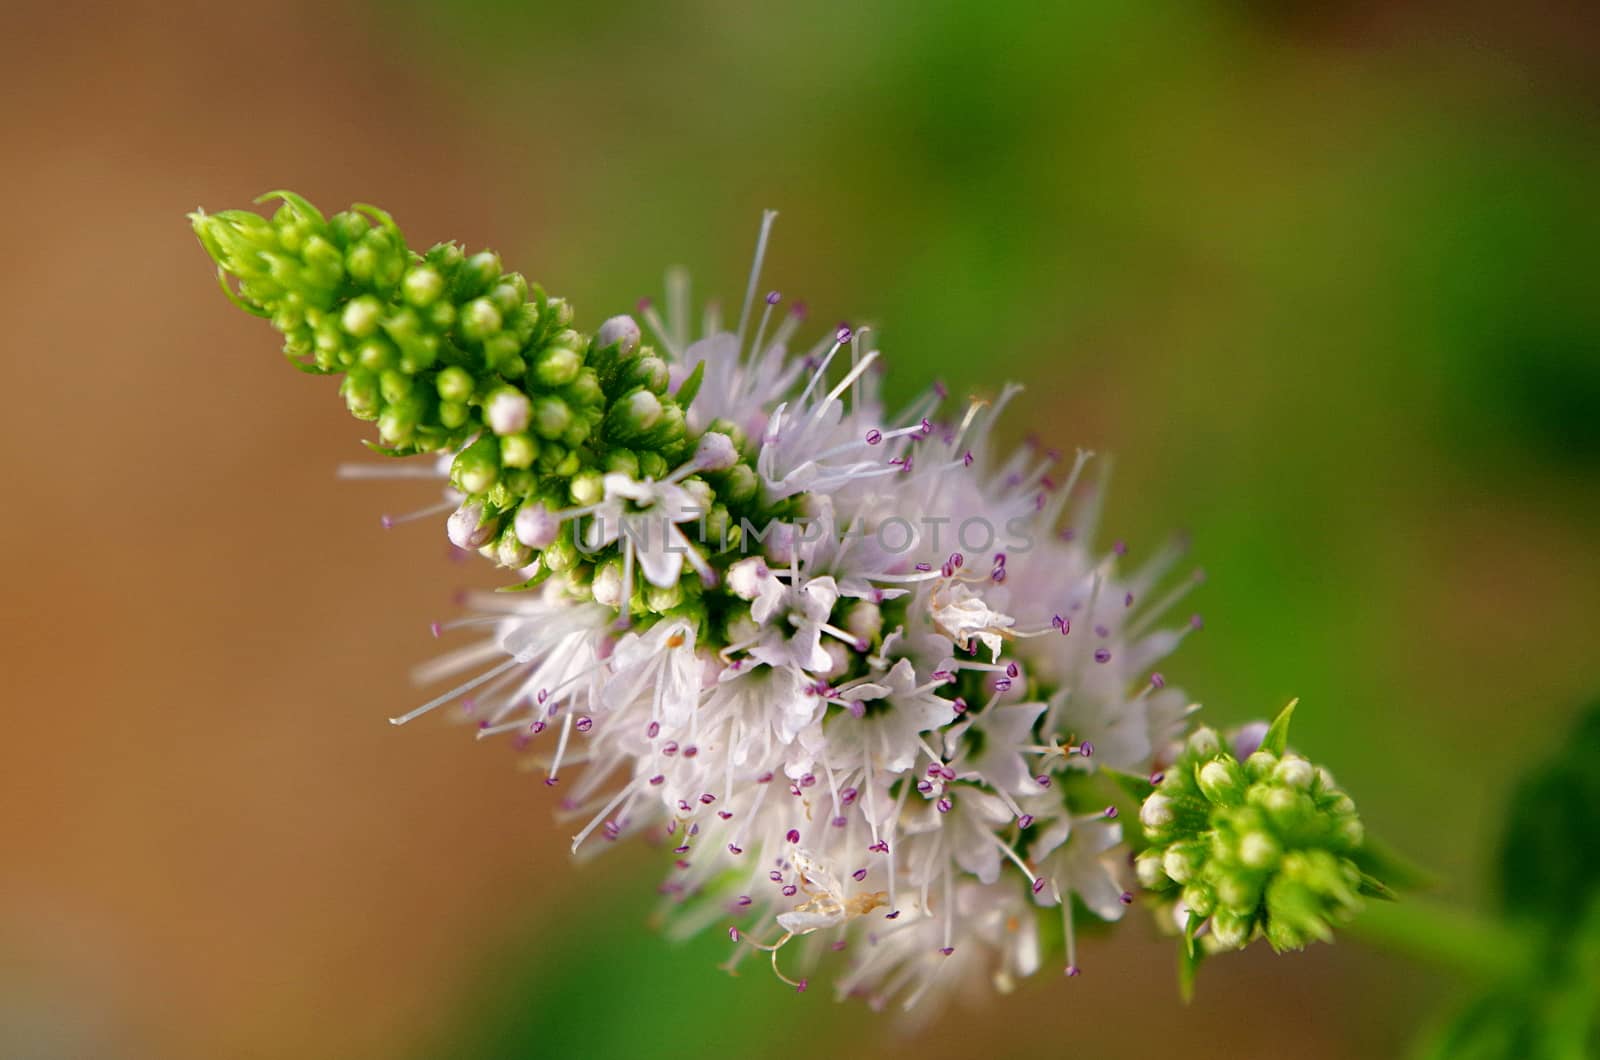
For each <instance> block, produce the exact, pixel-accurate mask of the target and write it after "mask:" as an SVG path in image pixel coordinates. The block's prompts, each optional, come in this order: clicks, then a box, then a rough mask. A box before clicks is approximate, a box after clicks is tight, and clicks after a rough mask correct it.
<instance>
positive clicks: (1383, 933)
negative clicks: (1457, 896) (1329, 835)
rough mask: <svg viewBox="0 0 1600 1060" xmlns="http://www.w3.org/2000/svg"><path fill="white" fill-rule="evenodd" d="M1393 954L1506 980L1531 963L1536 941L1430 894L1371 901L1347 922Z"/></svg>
mask: <svg viewBox="0 0 1600 1060" xmlns="http://www.w3.org/2000/svg"><path fill="white" fill-rule="evenodd" d="M1348 930H1349V932H1350V933H1351V934H1352V935H1355V936H1358V937H1360V938H1362V939H1364V940H1365V941H1366V942H1368V943H1370V944H1372V945H1374V946H1376V947H1378V948H1380V949H1384V950H1388V951H1389V952H1391V953H1399V954H1403V955H1405V956H1407V957H1412V958H1415V959H1417V960H1419V961H1424V962H1426V963H1429V964H1432V965H1435V966H1436V967H1440V968H1445V969H1449V970H1451V971H1454V972H1457V973H1459V974H1461V975H1463V976H1467V977H1470V978H1473V979H1478V980H1491V979H1503V978H1506V977H1508V976H1513V975H1516V974H1518V973H1520V972H1522V971H1524V970H1527V969H1528V968H1530V967H1531V965H1532V961H1533V945H1532V940H1530V939H1528V938H1527V937H1526V936H1524V935H1523V934H1522V933H1520V932H1518V931H1516V930H1514V929H1513V928H1511V927H1509V926H1508V925H1506V924H1504V923H1502V922H1500V921H1498V920H1495V919H1493V918H1490V917H1486V916H1484V915H1482V914H1481V913H1477V912H1474V911H1472V910H1468V909H1463V908H1461V907H1459V906H1451V905H1446V904H1444V903H1442V902H1436V901H1430V900H1427V899H1416V898H1407V899H1405V900H1403V901H1399V902H1370V903H1368V905H1367V908H1366V909H1365V910H1364V911H1363V912H1362V914H1361V915H1360V916H1358V917H1356V918H1355V920H1354V921H1353V922H1352V923H1351V924H1350V925H1349V927H1348Z"/></svg>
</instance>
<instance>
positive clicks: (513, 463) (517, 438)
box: [500, 434, 539, 468]
mask: <svg viewBox="0 0 1600 1060" xmlns="http://www.w3.org/2000/svg"><path fill="white" fill-rule="evenodd" d="M538 456H539V443H538V442H536V441H534V440H533V439H532V438H529V437H528V436H527V435H526V434H508V435H506V436H505V437H504V438H501V439H500V463H502V464H504V465H505V466H506V467H514V468H528V467H532V466H533V462H534V460H535V459H537V457H538Z"/></svg>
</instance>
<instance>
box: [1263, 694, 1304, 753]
mask: <svg viewBox="0 0 1600 1060" xmlns="http://www.w3.org/2000/svg"><path fill="white" fill-rule="evenodd" d="M1298 702H1300V701H1299V700H1298V699H1292V700H1290V701H1289V705H1288V706H1287V707H1284V708H1283V710H1281V711H1279V712H1278V716H1277V717H1276V718H1274V719H1272V725H1271V726H1270V727H1269V728H1268V729H1267V735H1266V736H1264V737H1262V739H1261V750H1263V751H1271V752H1272V753H1273V754H1275V755H1282V754H1283V753H1284V752H1285V751H1287V750H1288V749H1289V722H1290V720H1292V719H1293V718H1294V705H1295V704H1296V703H1298Z"/></svg>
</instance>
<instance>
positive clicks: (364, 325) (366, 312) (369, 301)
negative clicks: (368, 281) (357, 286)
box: [339, 294, 383, 339]
mask: <svg viewBox="0 0 1600 1060" xmlns="http://www.w3.org/2000/svg"><path fill="white" fill-rule="evenodd" d="M382 318H383V303H381V302H379V301H378V300H377V299H376V298H374V297H373V296H372V295H370V294H364V295H361V296H360V297H359V298H352V299H350V301H348V302H346V303H345V307H344V313H343V314H342V315H341V316H340V318H339V322H340V323H341V324H342V325H343V327H344V330H345V331H347V332H348V333H350V334H351V335H353V336H355V337H356V338H358V339H364V338H366V337H367V336H368V335H371V334H373V333H374V332H376V331H377V330H378V321H379V320H381V319H382Z"/></svg>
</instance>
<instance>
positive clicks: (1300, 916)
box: [1135, 727, 1362, 950]
mask: <svg viewBox="0 0 1600 1060" xmlns="http://www.w3.org/2000/svg"><path fill="white" fill-rule="evenodd" d="M1140 821H1141V822H1142V823H1143V825H1144V835H1145V839H1146V840H1147V841H1148V843H1149V846H1148V847H1147V848H1146V849H1145V850H1144V851H1143V852H1142V853H1140V854H1139V856H1138V858H1137V860H1136V862H1135V867H1136V869H1137V871H1138V875H1139V882H1140V883H1141V884H1142V885H1143V886H1144V887H1145V888H1146V889H1148V890H1151V891H1154V892H1156V893H1157V894H1159V895H1162V896H1163V897H1165V898H1168V899H1172V900H1175V901H1181V902H1182V906H1183V911H1184V912H1186V913H1187V915H1188V917H1189V918H1190V919H1191V922H1192V923H1193V926H1195V927H1196V928H1198V927H1200V926H1201V925H1202V924H1203V925H1205V926H1206V927H1207V930H1205V931H1204V932H1203V934H1202V935H1201V936H1200V941H1201V943H1202V945H1204V946H1205V947H1206V948H1207V949H1208V950H1236V949H1241V948H1243V947H1244V946H1245V945H1246V944H1248V943H1249V942H1250V941H1251V940H1252V939H1255V938H1257V937H1265V938H1266V940H1267V941H1268V942H1269V943H1271V945H1272V947H1273V948H1274V949H1276V950H1286V949H1299V948H1301V947H1303V946H1305V944H1306V943H1307V942H1310V941H1312V940H1314V939H1321V940H1323V941H1328V940H1330V939H1331V938H1332V928H1333V926H1334V925H1337V924H1340V923H1343V922H1345V921H1347V920H1348V919H1350V917H1351V916H1353V915H1354V914H1355V913H1356V912H1357V911H1358V910H1359V909H1360V907H1361V900H1360V897H1359V895H1360V888H1361V872H1360V870H1359V869H1358V868H1357V866H1356V864H1355V862H1354V861H1352V860H1351V856H1352V855H1353V854H1354V853H1355V852H1356V850H1357V849H1358V848H1359V847H1360V846H1361V842H1362V827H1361V820H1360V818H1359V817H1358V816H1357V815H1356V809H1355V804H1354V803H1352V802H1351V800H1350V797H1349V796H1348V795H1346V794H1345V793H1344V792H1343V791H1341V790H1340V789H1339V788H1338V786H1337V785H1335V784H1334V782H1333V777H1332V776H1331V775H1330V774H1329V773H1328V771H1327V770H1326V769H1322V768H1320V767H1317V766H1314V765H1312V764H1311V763H1310V762H1308V761H1307V760H1306V759H1304V758H1302V757H1300V756H1299V755H1296V754H1292V753H1283V754H1277V753H1274V752H1273V751H1272V750H1270V749H1267V748H1262V749H1259V750H1256V751H1255V752H1253V753H1252V754H1250V755H1249V756H1248V757H1247V758H1246V759H1245V760H1244V761H1243V762H1241V761H1239V760H1238V759H1237V758H1235V757H1234V756H1233V755H1232V754H1230V753H1228V751H1227V750H1226V749H1225V748H1224V747H1223V744H1222V741H1221V740H1219V738H1218V736H1217V733H1216V732H1215V730H1213V729H1210V728H1205V727H1202V728H1199V729H1197V730H1195V732H1194V733H1193V734H1192V735H1191V736H1190V738H1189V741H1188V743H1187V745H1186V746H1185V748H1184V751H1183V753H1182V754H1181V755H1180V756H1179V758H1178V759H1177V761H1175V762H1174V763H1173V764H1172V765H1171V767H1169V768H1168V769H1166V770H1164V771H1163V774H1162V776H1161V778H1160V780H1159V782H1158V783H1157V784H1156V786H1155V791H1154V792H1152V793H1151V794H1150V796H1149V797H1148V798H1147V799H1145V801H1144V805H1143V807H1142V808H1141V810H1140Z"/></svg>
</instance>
